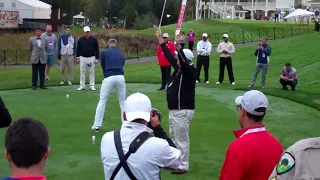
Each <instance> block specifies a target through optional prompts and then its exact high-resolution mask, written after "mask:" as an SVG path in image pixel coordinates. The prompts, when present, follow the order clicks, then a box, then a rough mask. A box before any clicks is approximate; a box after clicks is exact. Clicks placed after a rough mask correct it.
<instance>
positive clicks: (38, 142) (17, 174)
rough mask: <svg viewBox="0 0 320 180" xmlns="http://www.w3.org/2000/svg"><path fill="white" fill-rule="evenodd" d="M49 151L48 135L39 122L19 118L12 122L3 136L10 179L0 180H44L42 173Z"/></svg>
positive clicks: (3, 179)
mask: <svg viewBox="0 0 320 180" xmlns="http://www.w3.org/2000/svg"><path fill="white" fill-rule="evenodd" d="M49 151H50V148H49V134H48V131H47V129H46V127H45V126H44V125H43V124H42V123H41V122H40V121H38V120H34V119H32V118H21V119H19V120H17V121H15V122H13V123H12V125H11V126H10V127H9V128H8V131H7V133H6V135H5V156H6V159H7V160H8V162H9V165H10V168H11V177H4V178H2V180H46V177H45V176H44V175H43V173H44V172H43V171H44V166H45V162H46V160H47V158H48V156H49Z"/></svg>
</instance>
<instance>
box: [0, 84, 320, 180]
mask: <svg viewBox="0 0 320 180" xmlns="http://www.w3.org/2000/svg"><path fill="white" fill-rule="evenodd" d="M127 87H128V89H129V91H128V94H130V93H133V92H144V93H146V94H147V95H148V96H150V98H151V100H152V103H153V107H157V108H159V109H160V110H161V111H162V113H163V115H164V117H165V118H164V119H163V124H164V126H165V128H166V129H167V124H168V123H167V121H168V118H167V114H168V110H167V108H166V102H165V92H155V89H156V88H157V87H158V86H157V85H148V84H128V85H127ZM75 88H76V87H73V88H70V87H55V88H51V89H50V90H47V91H40V90H38V91H30V90H16V91H5V92H1V96H2V97H3V98H4V99H5V101H6V103H7V105H8V108H9V109H10V110H11V112H12V114H13V116H14V118H17V117H21V116H32V117H34V118H37V119H41V120H42V121H43V122H44V123H45V124H46V126H47V127H48V128H49V132H50V137H51V152H52V153H51V155H50V158H49V160H48V162H47V166H46V175H47V176H48V179H50V180H60V179H64V178H66V177H68V179H79V180H81V179H83V180H85V179H89V178H92V179H103V171H102V165H101V163H100V157H99V143H100V139H101V136H102V135H103V133H104V132H105V131H111V130H115V129H119V127H120V119H119V115H120V111H119V105H118V101H117V98H116V95H115V94H113V95H112V97H111V98H110V101H109V102H108V106H107V111H106V121H105V122H104V126H103V131H102V132H100V133H98V135H97V146H95V147H92V145H91V136H92V132H91V130H90V128H91V125H92V123H93V117H94V113H95V108H96V105H97V101H98V92H84V91H83V92H76V91H74V89H75ZM67 93H68V94H70V99H69V101H66V98H65V95H66V94H67ZM242 93H243V92H241V91H233V90H221V89H214V88H204V87H199V88H197V100H196V101H197V103H196V106H197V109H196V114H195V118H194V119H193V122H192V125H191V130H190V134H191V135H190V136H191V157H190V159H191V165H190V168H191V169H190V171H191V172H190V174H188V175H185V176H172V175H170V174H169V172H168V171H163V179H171V178H172V179H173V178H174V179H190V180H191V179H198V178H199V177H201V178H202V179H217V177H218V174H219V171H220V167H221V164H222V163H223V159H224V154H225V151H226V148H227V147H228V145H229V143H230V142H231V141H232V140H233V139H234V136H233V134H232V130H233V129H236V128H238V122H237V114H236V109H235V106H234V98H235V97H236V96H238V95H240V94H242ZM269 100H270V111H269V114H268V116H267V118H266V120H265V122H266V125H267V128H268V129H269V130H270V131H271V132H272V133H274V134H275V135H276V136H277V137H278V138H279V140H280V141H281V142H282V143H283V145H284V146H285V147H287V146H288V145H289V144H291V143H293V142H294V141H296V140H298V139H301V138H306V137H309V136H317V135H319V134H318V130H317V129H316V128H314V127H318V126H320V122H319V121H318V119H319V118H320V113H319V112H318V111H317V110H315V109H312V108H309V107H307V106H304V105H301V104H298V103H294V102H291V101H288V100H284V99H281V98H276V97H271V96H269ZM18 101H19V102H18ZM302 110H303V111H302ZM3 131H4V130H1V137H3V136H2V134H3ZM270 148H272V147H270ZM0 151H3V148H1V149H0ZM0 159H1V160H0V165H1V171H2V173H1V174H6V175H8V174H9V169H8V167H7V166H6V162H5V160H4V159H3V158H0ZM93 176H94V177H93Z"/></svg>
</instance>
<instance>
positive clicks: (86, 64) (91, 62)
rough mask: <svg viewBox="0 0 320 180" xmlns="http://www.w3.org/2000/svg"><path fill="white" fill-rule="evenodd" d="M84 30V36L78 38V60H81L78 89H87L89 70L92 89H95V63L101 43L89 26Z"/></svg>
mask: <svg viewBox="0 0 320 180" xmlns="http://www.w3.org/2000/svg"><path fill="white" fill-rule="evenodd" d="M83 31H84V36H83V37H81V38H80V39H79V40H78V45H77V62H80V87H79V88H78V89H77V90H78V91H81V90H84V89H85V86H86V73H87V70H88V71H89V81H90V90H92V91H95V90H96V88H95V87H94V86H95V63H96V60H97V59H99V43H98V40H97V39H96V38H95V37H93V36H91V34H90V27H89V26H85V27H84V28H83Z"/></svg>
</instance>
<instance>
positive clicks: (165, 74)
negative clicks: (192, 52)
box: [157, 33, 176, 90]
mask: <svg viewBox="0 0 320 180" xmlns="http://www.w3.org/2000/svg"><path fill="white" fill-rule="evenodd" d="M162 37H163V41H164V42H165V43H166V45H167V47H168V48H169V50H170V52H171V53H172V55H174V56H175V52H174V51H175V50H176V48H175V45H174V43H173V42H171V41H169V34H168V33H164V34H163V35H162ZM157 58H158V63H159V66H160V68H161V76H162V85H161V87H160V88H159V89H158V90H164V89H165V88H166V85H167V84H169V83H170V81H171V80H170V77H171V64H170V63H169V61H168V60H167V58H166V57H165V56H164V54H163V52H162V48H161V46H160V44H159V45H158V49H157Z"/></svg>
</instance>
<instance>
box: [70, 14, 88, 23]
mask: <svg viewBox="0 0 320 180" xmlns="http://www.w3.org/2000/svg"><path fill="white" fill-rule="evenodd" d="M85 22H86V17H84V16H83V15H82V12H80V14H78V15H75V16H73V24H75V23H76V24H81V23H85Z"/></svg>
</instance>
